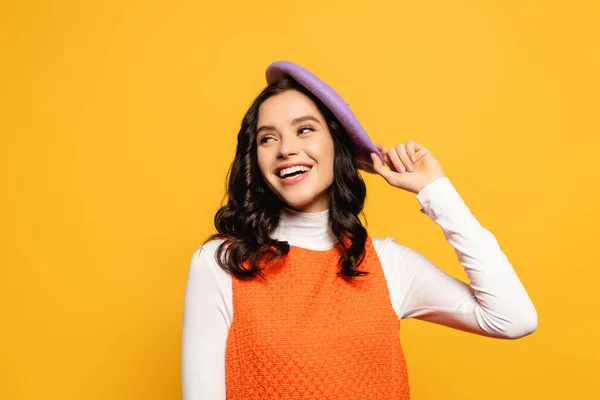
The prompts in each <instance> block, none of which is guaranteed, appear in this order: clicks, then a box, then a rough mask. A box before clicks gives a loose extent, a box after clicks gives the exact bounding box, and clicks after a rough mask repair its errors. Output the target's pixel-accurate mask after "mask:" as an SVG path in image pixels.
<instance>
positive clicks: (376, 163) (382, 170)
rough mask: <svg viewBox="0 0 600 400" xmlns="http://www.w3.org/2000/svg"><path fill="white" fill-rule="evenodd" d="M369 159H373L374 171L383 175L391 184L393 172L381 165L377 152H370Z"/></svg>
mask: <svg viewBox="0 0 600 400" xmlns="http://www.w3.org/2000/svg"><path fill="white" fill-rule="evenodd" d="M371 159H372V160H373V169H374V170H375V172H377V173H378V174H379V175H381V176H383V177H384V179H385V180H386V181H387V182H388V183H390V184H391V183H392V180H393V179H394V172H393V171H392V170H391V169H387V168H386V167H385V166H384V165H383V163H382V162H381V159H380V158H379V156H378V155H377V154H375V153H371Z"/></svg>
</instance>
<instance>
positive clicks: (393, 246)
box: [371, 236, 410, 255]
mask: <svg viewBox="0 0 600 400" xmlns="http://www.w3.org/2000/svg"><path fill="white" fill-rule="evenodd" d="M371 243H373V248H374V249H375V251H376V252H377V254H379V255H382V254H389V253H398V252H404V251H406V250H410V249H409V247H408V246H406V245H404V244H402V243H398V242H397V241H396V239H394V237H392V236H383V237H371Z"/></svg>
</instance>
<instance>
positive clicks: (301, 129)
mask: <svg viewBox="0 0 600 400" xmlns="http://www.w3.org/2000/svg"><path fill="white" fill-rule="evenodd" d="M304 129H310V130H311V131H312V130H313V128H312V127H311V126H303V127H302V128H300V129H298V132H302V131H303V130H304Z"/></svg>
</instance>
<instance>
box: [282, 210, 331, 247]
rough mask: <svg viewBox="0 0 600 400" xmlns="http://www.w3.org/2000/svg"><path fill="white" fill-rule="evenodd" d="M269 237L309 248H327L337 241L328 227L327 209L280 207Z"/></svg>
mask: <svg viewBox="0 0 600 400" xmlns="http://www.w3.org/2000/svg"><path fill="white" fill-rule="evenodd" d="M271 237H272V238H274V239H277V240H281V241H286V242H288V243H289V244H290V245H293V246H297V247H304V248H307V249H311V250H327V249H330V248H332V247H333V246H334V245H335V244H336V243H337V239H336V238H335V236H333V235H332V234H331V230H330V229H329V210H325V211H321V212H317V213H305V212H299V211H295V210H292V209H289V208H282V210H281V212H280V214H279V225H278V226H277V228H275V230H274V231H273V233H272V234H271Z"/></svg>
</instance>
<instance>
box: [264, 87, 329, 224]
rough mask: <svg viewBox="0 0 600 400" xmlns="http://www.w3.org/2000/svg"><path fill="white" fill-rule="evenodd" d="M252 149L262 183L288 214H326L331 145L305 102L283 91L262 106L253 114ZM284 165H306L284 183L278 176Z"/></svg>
mask: <svg viewBox="0 0 600 400" xmlns="http://www.w3.org/2000/svg"><path fill="white" fill-rule="evenodd" d="M256 145H257V150H256V151H257V156H258V166H259V168H260V171H261V173H262V175H263V177H264V179H265V182H267V185H269V187H270V188H271V190H272V191H273V192H274V193H275V194H276V195H277V196H278V197H279V198H280V199H281V200H282V201H284V202H285V203H287V205H288V206H289V207H290V208H292V209H294V210H296V211H300V212H309V213H316V212H321V211H325V210H327V209H328V208H329V198H328V192H327V190H328V188H329V186H331V184H332V183H333V154H334V147H333V139H332V137H331V134H330V132H329V128H328V127H327V123H326V122H325V119H324V118H323V115H321V113H320V112H319V109H318V108H317V106H316V104H315V103H314V102H313V101H312V100H311V99H310V98H309V97H308V96H306V95H305V94H304V93H301V92H299V91H297V90H286V91H285V92H282V93H279V94H277V95H275V96H272V97H269V98H268V99H267V100H265V101H264V102H263V103H262V104H261V105H260V107H259V109H258V122H257V136H256ZM288 164H291V165H297V164H300V165H305V166H308V168H309V170H308V171H307V172H304V170H302V171H300V172H303V173H302V174H297V175H295V176H292V177H290V178H287V179H285V178H282V177H281V176H280V174H279V171H280V170H281V169H282V167H284V170H285V169H286V168H285V167H286V166H287V165H288ZM285 172H287V173H290V172H294V171H293V170H291V171H290V170H288V171H285Z"/></svg>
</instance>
